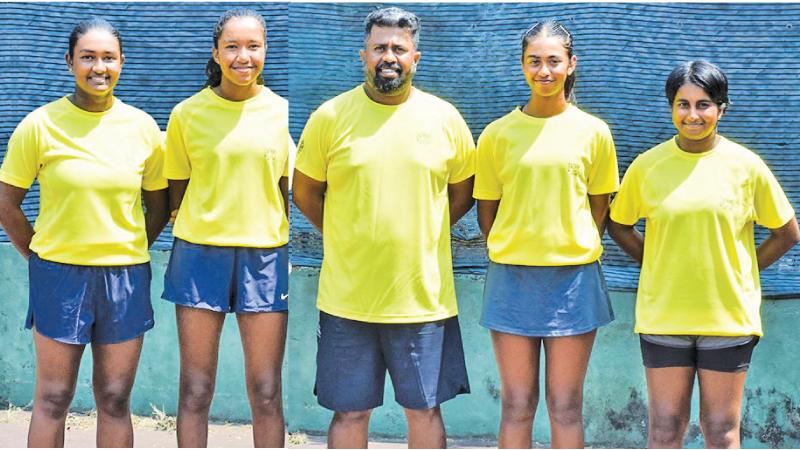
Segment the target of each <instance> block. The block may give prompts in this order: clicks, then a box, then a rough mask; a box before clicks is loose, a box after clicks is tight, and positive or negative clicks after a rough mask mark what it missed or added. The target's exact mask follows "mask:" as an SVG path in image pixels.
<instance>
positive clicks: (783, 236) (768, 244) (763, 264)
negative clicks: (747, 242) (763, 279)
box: [756, 217, 800, 270]
mask: <svg viewBox="0 0 800 450" xmlns="http://www.w3.org/2000/svg"><path fill="white" fill-rule="evenodd" d="M769 233H770V234H769V236H768V237H767V238H766V239H764V242H762V243H761V245H759V246H758V248H757V249H756V259H757V260H758V270H764V269H766V268H767V267H769V266H770V265H771V264H772V263H774V262H775V261H777V260H778V258H780V257H781V256H783V254H784V253H786V252H788V251H789V250H791V248H792V247H794V246H795V245H796V244H797V243H798V242H800V229H798V227H797V218H796V217H792V219H791V220H789V221H788V222H786V224H785V225H783V226H782V227H780V228H775V229H770V230H769Z"/></svg>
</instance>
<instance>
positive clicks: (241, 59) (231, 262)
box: [162, 9, 289, 447]
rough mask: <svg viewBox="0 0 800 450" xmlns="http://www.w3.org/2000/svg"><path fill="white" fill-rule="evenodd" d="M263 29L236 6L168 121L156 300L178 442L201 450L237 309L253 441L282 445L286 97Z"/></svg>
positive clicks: (221, 23)
mask: <svg viewBox="0 0 800 450" xmlns="http://www.w3.org/2000/svg"><path fill="white" fill-rule="evenodd" d="M266 51H267V43H266V24H265V23H264V19H263V18H262V17H261V15H260V14H258V13H256V12H255V11H252V10H247V9H234V10H230V11H228V12H226V13H225V14H224V15H223V16H222V17H220V19H219V21H218V22H217V25H216V26H215V28H214V46H213V48H212V50H211V59H209V62H208V64H207V66H206V74H207V76H208V80H207V82H206V85H205V87H204V88H203V89H202V90H201V91H200V92H198V93H197V94H195V95H193V96H192V97H190V98H188V99H186V100H184V101H183V102H181V103H180V104H178V105H177V106H176V107H175V109H174V110H173V111H172V114H171V116H170V119H169V124H168V125H167V156H166V160H165V164H164V174H165V176H166V178H167V179H169V184H170V207H171V209H172V216H173V217H174V218H175V227H174V229H173V234H174V235H175V243H174V244H173V249H172V254H171V257H170V261H169V265H168V267H167V272H166V275H165V279H164V293H163V295H162V297H163V298H164V299H166V300H168V301H171V302H173V303H175V305H176V318H177V323H178V339H179V345H180V354H181V363H180V364H181V371H180V398H179V403H178V423H177V425H178V445H179V446H181V447H187V446H188V447H205V446H206V444H207V437H208V413H209V408H210V406H211V400H212V397H213V395H214V384H215V377H216V372H217V354H218V353H219V341H220V333H221V331H222V326H223V323H224V322H225V316H226V314H227V313H234V314H236V320H237V322H238V325H239V332H240V333H241V337H242V347H243V350H244V363H245V380H246V384H247V394H248V398H249V399H250V405H251V410H252V417H253V441H254V442H253V443H254V445H255V446H256V447H283V444H284V418H283V409H282V405H281V365H282V362H283V353H284V344H285V341H286V321H287V310H288V297H289V295H288V284H289V270H288V265H289V262H288V249H287V243H288V241H289V220H288V217H289V210H288V195H289V192H288V158H289V156H288V155H289V149H288V147H289V146H288V142H289V125H288V117H289V116H288V111H289V110H288V103H287V102H286V100H284V99H283V98H281V97H279V96H278V95H276V94H275V93H273V92H272V91H271V90H270V89H269V88H267V87H266V86H264V85H263V84H264V81H263V79H262V77H261V71H262V69H263V67H264V60H265V57H266Z"/></svg>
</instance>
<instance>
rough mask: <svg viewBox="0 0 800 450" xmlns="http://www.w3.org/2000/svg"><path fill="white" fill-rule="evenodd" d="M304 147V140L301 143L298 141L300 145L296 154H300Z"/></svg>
mask: <svg viewBox="0 0 800 450" xmlns="http://www.w3.org/2000/svg"><path fill="white" fill-rule="evenodd" d="M305 146H306V140H305V139H303V140H302V141H300V145H298V146H297V153H300V152H302V151H303V148H305Z"/></svg>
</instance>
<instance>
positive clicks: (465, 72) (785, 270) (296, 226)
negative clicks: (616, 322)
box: [289, 3, 800, 296]
mask: <svg viewBox="0 0 800 450" xmlns="http://www.w3.org/2000/svg"><path fill="white" fill-rule="evenodd" d="M378 6H381V5H380V4H368V3H362V4H318V3H317V4H303V3H293V4H291V5H290V20H291V22H292V27H291V30H290V42H291V53H290V56H289V64H290V67H291V68H292V70H291V78H290V80H289V87H290V102H291V109H290V128H291V131H292V135H293V136H294V137H295V139H297V138H298V137H299V135H300V132H301V131H302V127H303V124H304V123H305V121H306V119H307V117H308V115H309V113H310V112H311V111H312V110H313V109H315V108H316V107H317V106H319V104H321V103H322V102H323V101H325V100H327V99H329V98H331V97H333V96H335V95H336V94H338V93H340V92H342V91H344V90H347V89H349V88H351V87H352V86H354V85H356V84H358V83H360V82H361V81H362V79H363V75H362V70H361V65H360V62H359V60H358V54H357V50H358V49H359V48H361V45H362V36H363V31H362V21H363V19H364V17H365V16H366V15H367V14H368V13H369V12H370V11H371V10H372V9H374V8H376V7H378ZM405 7H407V8H408V9H409V10H411V11H414V12H415V13H417V14H418V15H419V16H420V18H421V19H422V32H421V41H420V50H421V51H422V60H421V61H420V65H419V70H418V72H417V76H416V79H415V83H416V84H417V86H419V87H421V88H422V89H425V90H427V91H429V92H431V93H434V94H436V95H438V96H440V97H443V98H445V99H447V100H449V101H451V102H453V103H454V104H455V105H456V106H457V107H458V109H459V110H460V111H461V112H462V114H463V115H464V117H465V119H466V120H467V123H469V125H470V127H471V129H472V132H473V134H474V135H475V136H476V137H477V136H478V135H479V134H480V132H481V131H482V130H483V128H484V127H485V126H486V125H487V124H488V123H489V122H491V121H492V120H494V119H496V118H498V117H500V116H502V115H503V114H505V113H506V112H508V111H509V110H511V109H512V108H513V107H514V106H516V105H522V104H524V103H525V102H526V101H527V96H528V93H529V91H528V87H527V85H526V84H525V81H524V79H523V77H522V74H521V72H520V68H519V55H520V53H519V52H520V48H519V38H520V36H521V34H522V33H523V32H524V31H525V30H526V29H528V27H530V26H531V25H532V24H533V23H534V22H536V21H539V20H543V19H547V18H556V19H558V20H560V21H562V22H563V23H564V24H565V25H566V26H567V27H568V28H569V29H570V30H571V31H572V32H573V34H574V36H575V46H576V52H577V55H578V58H579V63H578V83H577V88H576V94H577V98H578V103H579V106H580V107H581V108H583V109H585V110H587V111H589V112H591V113H592V114H595V115H597V116H599V117H601V118H603V119H604V120H605V121H606V122H608V124H609V125H610V127H611V129H612V132H613V134H614V138H615V140H616V144H617V149H618V152H619V153H618V154H619V160H620V169H621V171H623V172H624V170H625V169H626V168H627V166H628V165H629V164H630V162H631V161H632V160H633V158H634V157H635V156H636V155H637V154H639V153H641V152H642V151H644V150H646V149H648V148H650V147H652V146H653V145H655V144H657V143H659V142H662V141H664V140H666V139H668V138H669V137H670V136H672V135H673V134H674V132H675V131H674V128H673V126H672V123H671V119H670V113H669V109H668V105H667V103H666V100H665V99H664V94H663V85H664V81H665V79H666V76H667V75H668V74H669V71H670V70H671V69H672V68H673V67H674V66H675V65H676V64H677V63H679V62H682V61H686V60H689V59H697V58H705V59H708V60H710V61H712V62H714V63H716V64H718V65H720V66H721V67H722V68H723V69H724V70H725V71H726V72H727V74H728V75H729V78H730V83H731V85H730V91H731V92H730V94H731V98H732V100H733V106H732V108H731V109H730V111H729V113H728V114H727V115H726V117H725V118H723V120H722V122H721V125H720V131H721V133H723V134H724V135H726V136H728V137H729V138H732V139H733V140H735V141H737V142H740V143H742V144H744V145H746V146H748V147H749V148H751V149H752V150H754V151H755V152H757V153H758V154H759V155H761V156H762V157H763V158H764V159H765V160H766V161H767V163H768V164H769V166H770V167H771V168H772V170H773V171H774V172H775V174H776V175H777V177H778V178H779V180H780V181H781V183H782V184H783V186H784V188H785V189H786V191H787V193H788V195H789V198H790V200H791V201H792V203H793V205H794V206H795V209H797V210H800V121H798V118H797V117H798V115H800V91H799V90H798V89H799V87H800V83H798V75H800V51H799V50H800V4H796V3H794V4H791V3H782V4H770V3H757V4H756V3H750V4H748V3H734V4H725V3H706V4H701V3H689V4H687V3H680V4H670V3H659V4H655V3H649V4H635V3H567V4H559V3H525V4H523V3H492V4H486V3H471V4H466V3H465V4H452V3H451V4H433V3H425V4H408V5H406V6H405ZM292 219H293V233H294V236H293V244H294V246H295V251H294V253H293V261H294V263H295V264H303V265H318V264H319V262H320V258H321V247H320V245H319V244H320V238H319V235H317V234H316V232H314V231H313V230H312V229H311V227H310V226H309V225H308V224H307V223H306V222H305V221H304V220H303V219H302V217H300V215H299V214H297V212H296V211H295V212H294V213H293V216H292ZM757 233H758V238H759V239H761V238H763V237H764V236H765V235H766V230H763V229H759V230H757ZM454 236H455V239H454V258H455V266H456V270H458V271H461V272H477V273H482V272H483V270H484V267H485V264H486V255H485V251H484V250H483V242H482V241H481V240H480V237H479V232H478V228H477V224H476V220H475V217H474V211H473V212H471V213H470V215H468V216H467V217H466V218H465V219H464V220H462V221H461V222H460V223H459V225H458V227H457V229H456V230H455V231H454ZM604 242H605V246H606V253H605V256H604V258H603V262H604V269H605V271H606V275H607V278H608V282H609V285H610V287H612V288H613V289H623V290H632V289H635V286H636V281H637V278H638V268H637V267H635V265H634V264H633V262H632V260H631V259H629V258H628V257H627V256H626V255H624V254H623V253H622V252H621V251H620V250H619V248H617V247H616V245H614V244H613V243H612V242H611V241H610V239H608V238H606V240H605V241H604ZM763 278H764V279H765V281H764V283H763V285H764V291H765V294H767V295H769V296H790V295H796V294H798V293H800V248H796V249H794V250H793V251H792V252H790V254H789V255H787V256H786V257H784V258H783V259H782V260H781V261H779V262H778V263H776V264H775V266H773V268H771V269H770V270H768V271H767V272H766V273H765V274H763Z"/></svg>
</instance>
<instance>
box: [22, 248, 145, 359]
mask: <svg viewBox="0 0 800 450" xmlns="http://www.w3.org/2000/svg"><path fill="white" fill-rule="evenodd" d="M28 277H29V286H30V297H29V302H28V317H27V319H26V320H25V327H26V328H28V329H31V328H33V326H34V325H35V326H36V331H37V332H39V334H41V335H43V336H47V337H49V338H50V339H55V340H57V341H60V342H64V343H67V344H88V343H90V342H94V343H97V344H116V343H118V342H124V341H127V340H130V339H133V338H136V337H139V336H141V335H142V334H144V332H145V331H147V330H149V329H151V328H153V325H154V324H155V322H154V321H153V308H152V306H151V305H150V278H151V277H152V274H151V272H150V263H143V264H134V265H130V266H78V265H74V264H63V263H57V262H53V261H46V260H43V259H41V258H39V257H38V256H37V255H36V254H35V253H34V254H31V257H30V258H29V259H28Z"/></svg>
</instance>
